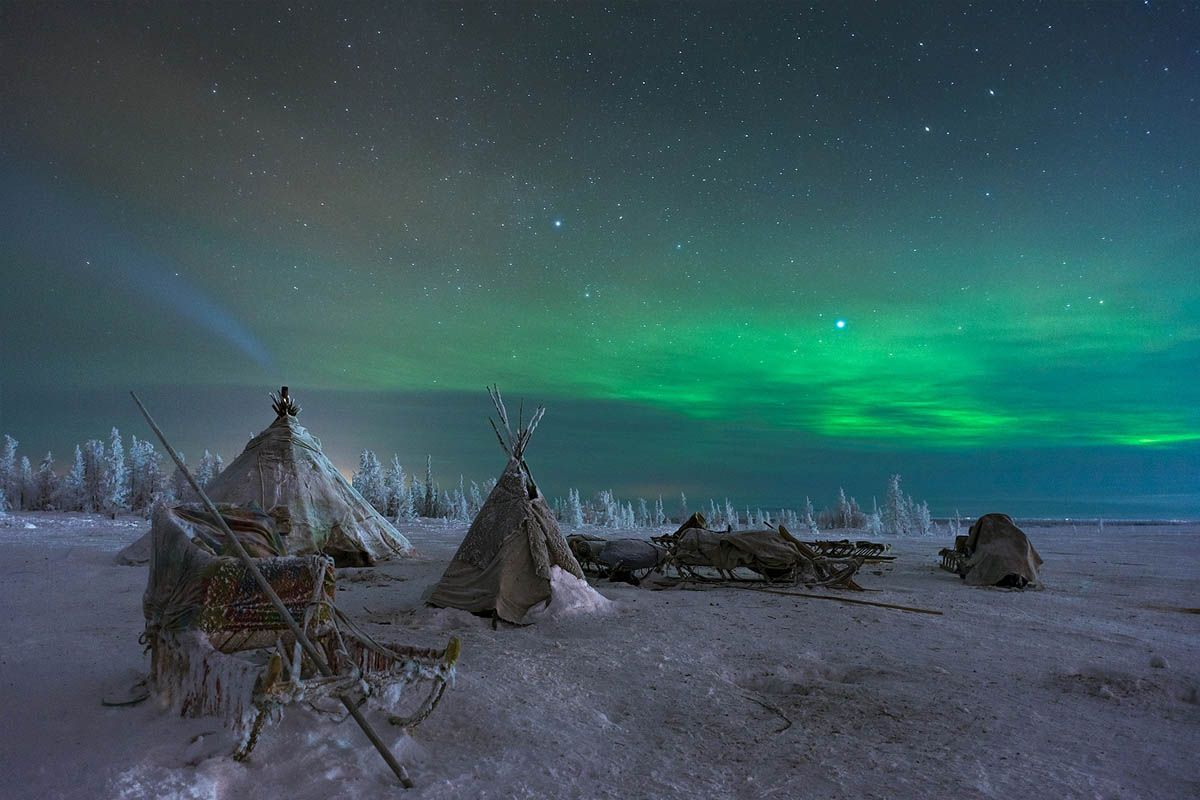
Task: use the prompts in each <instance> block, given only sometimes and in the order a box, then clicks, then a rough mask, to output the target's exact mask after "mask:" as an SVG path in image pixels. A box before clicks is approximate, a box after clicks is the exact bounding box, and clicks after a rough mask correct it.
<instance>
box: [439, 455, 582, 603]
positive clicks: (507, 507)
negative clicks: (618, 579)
mask: <svg viewBox="0 0 1200 800" xmlns="http://www.w3.org/2000/svg"><path fill="white" fill-rule="evenodd" d="M553 566H558V567H560V568H561V569H563V570H565V571H567V572H569V573H571V574H572V575H574V576H575V577H576V578H580V579H582V578H583V570H581V569H580V568H579V563H578V562H577V561H576V560H575V556H573V555H572V554H571V551H570V549H569V548H568V547H567V543H566V540H565V539H563V536H562V533H561V532H560V531H559V529H558V522H557V521H556V520H555V519H554V513H553V512H552V511H551V510H550V509H549V508H548V507H547V506H546V502H545V500H544V499H543V498H542V496H541V494H540V493H539V492H538V490H537V487H536V486H535V485H534V483H533V481H532V480H530V479H529V477H528V475H526V473H525V470H524V469H523V468H522V466H521V464H520V463H519V462H518V460H517V459H515V458H514V459H511V460H509V462H508V466H507V467H506V468H505V470H504V473H503V474H502V475H501V476H500V480H499V482H498V483H497V484H496V487H495V488H494V489H492V492H491V494H489V495H488V498H487V500H486V501H485V502H484V504H483V507H482V508H481V509H480V510H479V514H478V515H476V517H475V521H474V522H472V523H471V527H470V529H469V530H468V531H467V535H466V538H464V539H463V542H462V544H461V545H460V546H459V548H458V552H456V553H455V554H454V558H453V559H452V560H451V561H450V565H449V566H448V567H447V568H446V572H445V574H443V575H442V579H441V580H440V581H439V582H438V584H437V586H436V587H434V589H433V591H432V592H431V593H430V595H429V598H428V602H429V604H430V605H434V606H440V607H443V608H461V609H463V610H465V611H471V612H475V613H486V612H489V611H495V612H496V614H497V616H499V617H500V618H501V619H503V620H506V621H508V622H513V623H517V624H520V623H522V622H523V621H524V620H525V617H526V614H527V613H528V612H529V611H530V610H531V609H533V608H534V607H535V606H538V605H540V604H542V603H545V602H546V601H548V600H549V599H550V568H551V567H553Z"/></svg>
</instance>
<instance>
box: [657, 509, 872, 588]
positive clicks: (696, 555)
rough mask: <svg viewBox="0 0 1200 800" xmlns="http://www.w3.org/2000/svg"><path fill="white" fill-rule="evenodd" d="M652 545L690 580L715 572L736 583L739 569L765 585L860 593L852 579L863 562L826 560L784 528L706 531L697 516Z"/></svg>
mask: <svg viewBox="0 0 1200 800" xmlns="http://www.w3.org/2000/svg"><path fill="white" fill-rule="evenodd" d="M654 541H655V542H657V543H659V544H662V545H664V546H665V547H666V548H667V550H668V553H669V555H668V558H667V563H668V564H670V565H671V566H673V567H674V568H675V569H676V571H678V572H679V574H680V575H681V576H686V577H689V578H692V579H698V580H704V579H705V578H704V576H702V575H700V574H699V573H698V572H697V571H696V570H697V568H708V569H711V570H715V571H716V572H717V574H718V575H719V576H720V578H721V579H722V580H736V579H737V578H736V575H735V574H734V573H735V570H738V569H746V570H749V571H750V572H753V573H755V574H757V575H759V576H760V577H761V578H762V579H765V580H767V581H786V582H790V583H797V582H803V583H806V584H810V585H823V586H832V587H838V588H844V589H861V588H862V587H860V586H859V585H858V584H857V583H855V582H854V574H855V573H856V572H858V570H859V568H860V567H861V566H862V559H861V558H853V557H849V558H838V557H831V556H826V555H823V554H821V553H820V552H819V551H818V550H816V549H814V548H813V547H811V546H809V545H807V544H805V543H804V542H801V541H800V540H799V539H797V538H796V537H794V536H792V535H791V533H789V532H788V530H787V528H784V527H783V526H780V527H779V528H777V529H776V528H768V529H767V530H758V531H724V532H722V531H714V530H709V529H708V527H707V521H706V520H705V519H704V515H703V514H693V515H692V516H691V517H690V518H689V519H688V520H687V521H686V522H684V523H683V525H681V526H680V527H679V530H677V531H675V532H674V533H672V534H667V535H665V536H658V537H655V538H654Z"/></svg>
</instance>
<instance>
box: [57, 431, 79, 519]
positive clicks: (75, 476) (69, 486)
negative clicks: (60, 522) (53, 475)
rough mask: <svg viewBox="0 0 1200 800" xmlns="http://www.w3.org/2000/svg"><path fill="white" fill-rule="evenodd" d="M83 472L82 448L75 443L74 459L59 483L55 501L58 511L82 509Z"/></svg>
mask: <svg viewBox="0 0 1200 800" xmlns="http://www.w3.org/2000/svg"><path fill="white" fill-rule="evenodd" d="M84 473H85V465H84V461H83V448H81V447H80V446H79V445H75V460H74V461H73V462H72V463H71V470H70V472H68V473H67V474H66V477H64V478H63V480H62V482H61V483H60V484H59V492H58V499H57V500H56V501H55V504H56V505H57V506H58V508H59V510H60V511H82V510H83V491H84V479H85V474H84Z"/></svg>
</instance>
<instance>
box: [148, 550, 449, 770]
mask: <svg viewBox="0 0 1200 800" xmlns="http://www.w3.org/2000/svg"><path fill="white" fill-rule="evenodd" d="M256 563H257V566H258V568H259V570H260V571H261V572H262V573H263V574H264V576H265V577H266V578H267V580H268V581H269V582H270V583H271V586H272V588H273V589H275V591H276V593H277V594H278V595H279V596H280V598H281V599H282V600H283V601H284V604H285V605H286V606H287V607H288V609H289V611H290V612H291V613H292V614H293V616H294V618H295V619H297V620H298V621H300V622H301V628H302V629H303V630H304V632H305V634H306V635H307V636H308V637H309V639H310V641H311V642H312V643H313V644H314V645H315V646H316V647H317V648H318V649H319V650H320V651H321V653H322V655H323V656H324V658H325V659H326V663H327V664H329V665H330V667H331V668H332V669H333V673H334V674H333V675H332V676H329V677H324V676H322V675H321V674H320V672H319V671H318V669H317V668H316V665H315V664H313V663H311V661H310V659H309V658H308V657H307V656H306V655H304V653H303V651H302V649H301V647H300V645H299V643H298V642H296V641H295V639H294V638H293V637H292V636H291V634H290V632H289V631H288V629H287V625H286V624H285V623H284V622H283V621H282V619H280V617H279V615H278V613H277V612H276V611H275V609H274V608H273V607H272V605H271V603H270V602H269V600H268V599H267V597H266V596H265V594H264V593H263V592H262V590H261V589H259V587H258V586H257V584H256V583H255V582H254V580H253V578H252V577H251V576H250V575H249V573H248V570H246V568H245V567H244V566H243V564H242V563H241V562H239V561H237V560H235V559H230V558H222V559H220V561H219V563H218V564H217V566H216V568H215V570H211V571H210V574H208V575H207V576H206V577H204V578H203V579H202V580H201V581H200V586H201V587H202V588H201V591H202V597H201V601H200V604H199V613H194V614H191V615H189V616H191V619H190V620H187V621H186V623H185V624H183V625H170V626H168V625H163V624H155V625H151V624H150V623H149V621H148V623H147V631H146V633H145V634H144V637H143V638H144V641H145V642H146V645H147V647H148V649H149V650H150V653H151V673H150V681H149V683H150V686H151V688H152V689H153V690H154V691H155V692H156V693H158V694H159V696H160V697H162V698H163V699H165V700H166V701H168V703H170V704H172V705H174V706H175V707H176V708H177V709H178V710H179V712H180V713H181V714H182V715H185V716H218V717H221V718H222V719H223V721H224V722H225V724H226V725H227V727H229V728H230V729H232V730H233V731H234V732H235V734H237V735H238V737H239V741H238V745H237V747H236V749H235V750H234V753H233V757H234V759H236V760H238V761H241V760H243V759H245V758H247V757H248V756H249V755H250V753H251V752H252V751H253V750H254V747H255V745H256V744H257V742H258V738H259V735H260V734H261V732H262V730H263V728H264V726H265V725H266V723H267V722H268V721H270V720H272V719H278V718H279V717H280V716H282V711H283V709H284V707H286V706H288V705H291V704H294V703H304V704H306V705H308V706H309V707H310V708H311V709H313V710H314V711H318V712H324V713H330V714H332V713H336V712H337V711H339V710H340V711H342V712H343V713H344V707H343V706H342V704H341V702H340V700H341V697H342V696H347V697H349V698H350V699H351V701H352V702H354V703H355V705H361V704H363V703H365V702H367V701H368V700H369V699H370V698H373V697H380V696H382V695H384V694H385V693H386V694H388V696H389V697H394V696H395V695H396V691H395V687H396V686H401V687H406V686H408V685H411V684H417V683H423V684H426V685H427V689H426V691H425V692H424V693H423V696H422V697H421V698H420V699H419V700H418V701H417V703H416V704H415V707H414V708H413V709H412V710H411V711H410V712H409V713H406V714H404V715H403V716H400V715H396V714H392V715H391V716H390V717H389V721H390V722H392V724H395V725H401V726H404V727H407V728H412V727H415V726H416V725H417V724H419V723H420V722H421V721H423V720H424V719H425V718H427V717H428V716H429V715H430V714H431V713H432V712H433V710H434V708H436V706H437V704H438V702H439V701H440V700H441V698H442V695H443V694H444V692H445V690H446V686H447V684H448V683H449V682H450V681H451V680H452V679H453V676H454V668H455V664H456V662H457V660H458V655H459V649H460V646H459V642H458V640H457V639H456V638H451V639H450V641H449V642H448V643H447V645H446V647H445V648H444V649H440V650H436V649H424V648H417V647H409V646H404V645H394V644H383V643H380V642H378V641H376V640H375V639H374V638H372V637H371V636H370V635H369V634H367V633H366V632H365V631H363V630H362V629H361V628H359V627H358V626H357V625H356V624H355V623H354V622H353V621H352V620H350V619H349V618H348V617H346V616H345V615H344V614H343V613H342V612H341V611H339V610H338V608H337V606H336V605H335V604H334V599H335V592H336V587H335V581H334V566H333V561H332V559H330V558H328V557H325V556H319V555H317V556H306V557H276V558H263V559H257V560H256Z"/></svg>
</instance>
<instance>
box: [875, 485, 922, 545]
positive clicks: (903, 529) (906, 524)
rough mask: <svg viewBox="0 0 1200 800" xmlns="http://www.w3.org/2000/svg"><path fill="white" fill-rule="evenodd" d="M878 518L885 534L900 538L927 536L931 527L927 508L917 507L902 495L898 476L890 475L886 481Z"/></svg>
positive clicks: (910, 499) (909, 498)
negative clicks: (881, 507)
mask: <svg viewBox="0 0 1200 800" xmlns="http://www.w3.org/2000/svg"><path fill="white" fill-rule="evenodd" d="M880 516H881V517H882V522H883V529H884V530H885V531H886V532H888V533H897V534H900V535H902V536H910V535H912V534H915V533H919V534H922V535H924V534H928V533H929V532H930V529H931V525H932V523H931V521H930V519H929V506H928V505H926V504H925V503H922V504H921V505H917V503H916V501H914V500H913V499H912V498H911V497H909V496H908V495H906V494H905V493H904V490H903V489H901V488H900V476H899V475H892V476H891V478H889V479H888V490H887V498H886V499H885V500H884V504H883V510H882V512H881V514H880Z"/></svg>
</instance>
